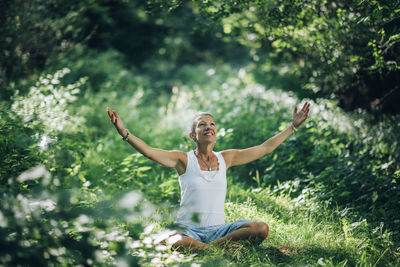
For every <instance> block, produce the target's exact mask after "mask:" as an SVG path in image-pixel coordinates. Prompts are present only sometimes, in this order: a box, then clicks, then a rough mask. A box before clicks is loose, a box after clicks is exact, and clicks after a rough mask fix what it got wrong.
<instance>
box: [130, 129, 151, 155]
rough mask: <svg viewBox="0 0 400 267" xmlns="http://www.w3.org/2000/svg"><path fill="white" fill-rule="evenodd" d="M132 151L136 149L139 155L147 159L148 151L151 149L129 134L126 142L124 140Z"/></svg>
mask: <svg viewBox="0 0 400 267" xmlns="http://www.w3.org/2000/svg"><path fill="white" fill-rule="evenodd" d="M126 141H127V142H128V143H129V144H130V145H131V146H132V147H133V148H134V149H136V150H137V151H138V152H139V153H140V154H142V155H143V156H145V157H149V154H150V151H151V150H152V147H150V146H149V145H148V144H146V143H145V142H144V141H143V140H142V139H140V138H138V137H136V136H134V135H133V134H131V133H130V134H129V137H128V140H126Z"/></svg>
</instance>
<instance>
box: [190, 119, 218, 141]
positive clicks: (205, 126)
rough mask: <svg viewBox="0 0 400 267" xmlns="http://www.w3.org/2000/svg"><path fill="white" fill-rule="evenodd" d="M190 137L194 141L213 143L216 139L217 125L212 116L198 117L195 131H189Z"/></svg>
mask: <svg viewBox="0 0 400 267" xmlns="http://www.w3.org/2000/svg"><path fill="white" fill-rule="evenodd" d="M191 138H192V139H193V138H195V141H197V142H199V143H215V141H217V127H216V125H215V121H214V119H213V117H211V116H209V115H204V116H201V117H200V118H198V119H197V121H196V128H195V133H194V134H193V133H191Z"/></svg>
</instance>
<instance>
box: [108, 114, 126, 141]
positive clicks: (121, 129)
mask: <svg viewBox="0 0 400 267" xmlns="http://www.w3.org/2000/svg"><path fill="white" fill-rule="evenodd" d="M107 114H108V117H110V121H111V122H112V123H113V124H114V126H115V128H116V129H117V131H118V133H119V134H120V135H121V136H125V135H126V130H125V126H124V124H123V123H122V120H121V119H120V117H119V116H118V114H117V112H116V111H115V110H113V111H112V112H111V110H110V108H109V107H107Z"/></svg>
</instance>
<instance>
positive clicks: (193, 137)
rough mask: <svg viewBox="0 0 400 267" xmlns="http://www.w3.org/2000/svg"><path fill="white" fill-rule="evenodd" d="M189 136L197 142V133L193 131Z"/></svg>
mask: <svg viewBox="0 0 400 267" xmlns="http://www.w3.org/2000/svg"><path fill="white" fill-rule="evenodd" d="M189 137H190V139H192V140H193V141H195V142H196V136H195V134H194V133H193V132H190V133H189Z"/></svg>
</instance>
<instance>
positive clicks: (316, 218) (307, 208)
mask: <svg viewBox="0 0 400 267" xmlns="http://www.w3.org/2000/svg"><path fill="white" fill-rule="evenodd" d="M229 190H230V191H231V192H230V194H228V195H230V196H232V197H231V199H228V200H227V203H226V205H225V210H226V215H227V218H226V220H227V221H235V220H237V219H240V218H245V219H250V220H254V221H264V222H266V223H267V224H268V225H269V226H270V234H269V237H268V238H267V239H266V240H264V242H263V243H262V244H260V245H256V244H250V243H249V242H234V243H228V244H226V245H225V246H223V247H216V246H211V247H209V248H208V249H207V250H205V251H203V252H200V253H197V254H196V255H195V257H194V258H193V260H191V261H190V262H186V263H181V264H180V265H181V266H182V265H183V266H198V265H196V264H199V265H201V266H400V258H399V249H398V248H397V250H396V249H395V247H394V246H386V247H385V242H384V241H383V240H380V239H379V235H377V234H375V235H373V234H372V230H371V229H370V228H371V227H370V226H369V225H368V224H367V222H365V221H362V222H361V223H355V224H354V223H349V217H342V216H339V215H337V214H340V212H338V211H332V210H329V209H328V208H321V207H319V206H318V205H317V204H316V203H313V202H312V200H307V201H304V202H303V203H299V201H296V199H291V198H290V197H288V196H287V195H276V194H274V193H272V191H271V190H270V189H261V190H253V191H251V190H244V189H243V187H242V186H239V185H231V186H230V188H229ZM189 255H191V256H192V257H193V254H191V253H189V252H187V253H186V256H189ZM174 264H176V263H174ZM191 264H194V265H191Z"/></svg>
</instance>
